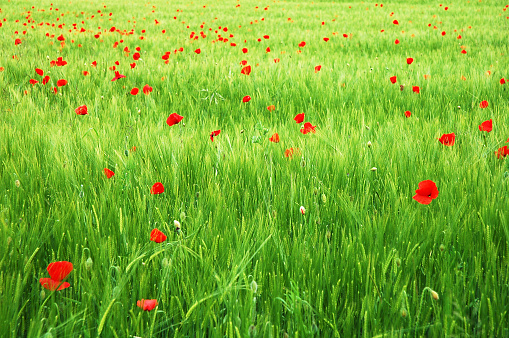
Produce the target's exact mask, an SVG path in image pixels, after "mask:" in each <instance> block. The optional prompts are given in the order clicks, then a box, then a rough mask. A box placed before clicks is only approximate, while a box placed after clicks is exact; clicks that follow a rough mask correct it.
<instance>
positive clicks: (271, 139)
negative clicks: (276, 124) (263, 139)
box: [269, 133, 279, 143]
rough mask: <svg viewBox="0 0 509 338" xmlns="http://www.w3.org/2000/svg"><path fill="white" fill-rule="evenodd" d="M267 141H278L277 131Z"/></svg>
mask: <svg viewBox="0 0 509 338" xmlns="http://www.w3.org/2000/svg"><path fill="white" fill-rule="evenodd" d="M269 141H270V142H274V143H279V135H278V134H277V133H275V134H274V135H272V136H271V137H270V138H269Z"/></svg>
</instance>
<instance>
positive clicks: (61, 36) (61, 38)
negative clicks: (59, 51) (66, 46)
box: [57, 34, 65, 41]
mask: <svg viewBox="0 0 509 338" xmlns="http://www.w3.org/2000/svg"><path fill="white" fill-rule="evenodd" d="M57 40H58V41H65V38H64V36H63V35H62V34H60V36H59V37H58V38H57Z"/></svg>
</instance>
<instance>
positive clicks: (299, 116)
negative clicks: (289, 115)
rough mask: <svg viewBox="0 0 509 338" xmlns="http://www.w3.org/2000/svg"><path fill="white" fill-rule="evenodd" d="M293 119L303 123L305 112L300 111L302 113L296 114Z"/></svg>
mask: <svg viewBox="0 0 509 338" xmlns="http://www.w3.org/2000/svg"><path fill="white" fill-rule="evenodd" d="M293 119H294V120H295V122H297V123H302V121H304V113H300V114H297V115H295V117H294V118H293Z"/></svg>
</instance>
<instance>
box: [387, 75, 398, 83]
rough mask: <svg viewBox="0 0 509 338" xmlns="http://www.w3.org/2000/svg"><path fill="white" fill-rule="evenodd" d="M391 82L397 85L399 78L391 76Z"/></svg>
mask: <svg viewBox="0 0 509 338" xmlns="http://www.w3.org/2000/svg"><path fill="white" fill-rule="evenodd" d="M389 80H391V83H392V84H395V83H396V81H397V78H396V76H391V77H390V78H389Z"/></svg>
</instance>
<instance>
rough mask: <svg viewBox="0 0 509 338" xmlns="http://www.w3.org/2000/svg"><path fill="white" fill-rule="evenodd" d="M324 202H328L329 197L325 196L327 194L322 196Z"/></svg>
mask: <svg viewBox="0 0 509 338" xmlns="http://www.w3.org/2000/svg"><path fill="white" fill-rule="evenodd" d="M322 202H323V203H326V202H327V196H325V194H322Z"/></svg>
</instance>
